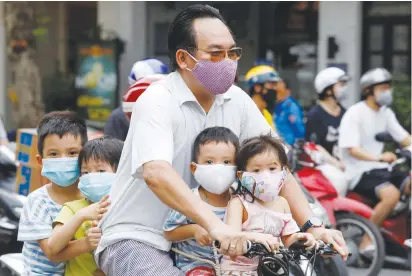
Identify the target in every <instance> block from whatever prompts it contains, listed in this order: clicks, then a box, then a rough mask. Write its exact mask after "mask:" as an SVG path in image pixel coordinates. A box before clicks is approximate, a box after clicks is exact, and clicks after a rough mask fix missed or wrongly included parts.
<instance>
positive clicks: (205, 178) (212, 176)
mask: <svg viewBox="0 0 412 276" xmlns="http://www.w3.org/2000/svg"><path fill="white" fill-rule="evenodd" d="M195 166H196V169H195V171H194V173H193V176H194V177H195V179H196V181H197V183H199V185H200V186H202V187H203V188H204V189H205V190H206V191H208V192H209V193H212V194H216V195H220V194H223V193H224V192H226V191H227V190H229V187H230V185H232V184H233V182H235V179H236V166H229V165H223V164H216V165H198V164H195Z"/></svg>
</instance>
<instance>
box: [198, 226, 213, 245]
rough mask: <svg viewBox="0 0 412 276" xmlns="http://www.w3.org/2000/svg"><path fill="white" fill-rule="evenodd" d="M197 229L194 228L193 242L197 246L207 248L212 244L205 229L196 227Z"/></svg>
mask: <svg viewBox="0 0 412 276" xmlns="http://www.w3.org/2000/svg"><path fill="white" fill-rule="evenodd" d="M197 226H198V227H196V231H195V235H194V237H195V240H196V242H197V243H198V244H200V245H201V246H207V245H210V244H212V239H211V238H210V236H209V233H207V231H206V230H205V229H203V227H201V226H199V225H197Z"/></svg>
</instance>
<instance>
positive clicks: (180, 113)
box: [96, 72, 276, 257]
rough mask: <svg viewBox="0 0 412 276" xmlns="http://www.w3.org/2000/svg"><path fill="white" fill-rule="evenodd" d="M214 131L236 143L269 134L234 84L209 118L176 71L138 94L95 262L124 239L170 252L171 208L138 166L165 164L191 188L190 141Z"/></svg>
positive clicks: (221, 96)
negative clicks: (224, 131) (167, 225)
mask: <svg viewBox="0 0 412 276" xmlns="http://www.w3.org/2000/svg"><path fill="white" fill-rule="evenodd" d="M213 126H223V127H227V128H229V129H231V130H232V131H233V132H234V133H235V134H236V135H237V136H238V137H239V139H240V141H244V140H245V139H247V138H251V137H254V136H257V135H260V134H269V133H273V130H272V129H271V127H270V126H269V125H268V123H267V122H266V120H265V118H264V117H263V115H262V113H261V112H260V111H259V109H258V108H257V107H256V105H255V103H254V102H253V101H252V99H251V98H250V97H249V95H247V94H246V93H245V92H244V91H243V90H242V89H240V88H239V87H237V86H234V85H233V86H232V87H231V88H230V89H229V90H228V92H227V93H225V94H222V95H217V96H216V99H215V102H214V103H213V105H212V107H211V109H210V111H209V112H208V113H207V114H206V113H205V111H204V110H203V108H202V107H201V106H200V105H199V103H198V102H197V100H196V98H195V97H194V95H193V93H192V92H191V91H190V90H189V88H188V87H187V86H186V84H185V83H184V81H183V79H182V77H181V76H180V74H179V73H177V72H174V73H171V74H169V75H168V76H167V78H166V79H165V80H162V81H159V82H156V83H154V84H152V85H151V86H150V87H149V88H148V89H147V90H146V91H145V93H143V94H142V96H141V97H140V98H139V99H138V100H137V102H136V104H135V106H134V108H133V115H132V120H131V123H130V129H129V132H128V135H127V138H126V141H125V144H124V148H123V152H122V156H121V159H120V163H119V167H118V171H117V178H116V181H115V183H114V184H113V186H112V189H111V192H110V198H111V202H112V206H111V209H110V210H109V212H108V213H107V215H106V216H105V217H104V218H103V220H102V222H101V224H100V226H101V228H102V231H103V237H102V239H101V242H100V244H99V247H98V249H97V250H96V256H97V257H98V255H99V253H100V252H102V251H103V250H104V249H105V248H106V247H107V246H109V245H111V244H114V243H116V242H118V241H121V240H124V239H133V240H138V241H141V242H144V243H146V244H149V245H151V246H153V247H155V248H158V249H161V250H169V249H170V243H169V242H168V241H167V240H166V239H165V238H164V236H163V232H162V227H163V223H164V222H165V220H166V218H167V215H168V213H169V208H168V207H167V206H166V205H164V204H163V203H162V202H161V201H160V200H159V199H158V198H157V197H156V195H155V194H153V193H152V191H151V190H150V189H149V188H148V186H147V184H146V183H145V181H144V179H143V177H142V166H143V165H144V164H145V163H147V162H150V161H153V160H164V161H167V162H169V163H170V164H171V165H172V166H173V168H174V169H175V170H176V171H177V172H178V173H179V174H180V175H181V176H182V178H183V180H184V181H185V182H186V183H187V184H188V185H189V187H190V188H194V187H196V185H197V184H196V182H195V180H194V178H193V177H192V174H191V172H190V162H191V161H192V147H193V142H194V139H195V138H196V136H197V135H198V134H199V133H200V132H201V131H202V130H203V129H205V128H207V127H213ZM274 135H276V134H274Z"/></svg>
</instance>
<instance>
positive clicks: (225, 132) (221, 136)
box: [193, 126, 239, 163]
mask: <svg viewBox="0 0 412 276" xmlns="http://www.w3.org/2000/svg"><path fill="white" fill-rule="evenodd" d="M209 142H216V143H220V142H223V143H226V144H229V143H230V144H232V145H233V146H234V147H235V150H236V152H237V151H238V149H239V138H238V137H237V136H236V134H234V133H233V131H231V130H230V129H228V128H227V127H218V126H217V127H209V128H206V129H204V130H202V131H201V132H200V133H199V135H197V137H196V139H195V142H194V144H193V162H195V163H197V159H198V157H199V152H200V146H203V145H205V144H206V143H209Z"/></svg>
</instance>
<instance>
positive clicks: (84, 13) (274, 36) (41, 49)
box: [0, 1, 411, 127]
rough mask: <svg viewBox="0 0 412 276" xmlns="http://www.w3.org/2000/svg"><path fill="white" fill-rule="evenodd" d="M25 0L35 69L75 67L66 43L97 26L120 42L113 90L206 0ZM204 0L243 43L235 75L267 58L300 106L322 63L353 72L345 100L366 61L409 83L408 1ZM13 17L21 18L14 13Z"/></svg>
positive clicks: (0, 32) (6, 90)
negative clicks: (32, 17)
mask: <svg viewBox="0 0 412 276" xmlns="http://www.w3.org/2000/svg"><path fill="white" fill-rule="evenodd" d="M7 3H10V2H0V37H4V38H7V39H1V40H0V116H1V117H2V118H3V120H5V122H6V125H7V126H9V127H12V126H13V125H15V122H14V121H13V120H12V108H11V105H10V102H11V101H12V98H13V96H12V95H13V93H11V92H13V89H14V88H15V82H16V80H15V79H13V76H14V71H13V70H14V69H13V68H14V67H13V66H14V63H16V60H19V57H17V58H16V57H14V59H15V60H13V58H11V56H10V53H9V50H10V41H9V40H10V38H9V36H8V35H9V29H10V24H13V23H12V22H13V18H11V16H10V13H9V12H8V9H9V8H10V7H8V6H7ZM30 3H32V4H31V5H34V6H31V8H32V10H33V11H34V12H35V13H36V14H37V16H39V18H40V19H43V20H44V21H45V23H44V24H43V25H42V26H40V27H39V28H37V29H35V30H34V31H35V33H36V36H35V40H36V46H35V47H34V48H33V49H34V50H33V53H32V57H33V58H32V59H33V62H34V64H36V66H37V67H38V70H39V72H40V76H41V77H42V78H43V77H46V76H50V75H52V74H53V73H54V72H56V71H57V70H58V71H60V72H63V73H73V71H74V70H75V68H76V64H75V55H76V53H75V52H73V48H74V47H73V45H75V43H76V40H79V39H82V38H83V37H84V36H85V30H87V29H90V28H95V27H96V26H100V27H101V28H102V29H103V30H104V32H103V36H110V35H113V34H114V35H116V36H118V37H120V38H121V39H122V40H123V41H124V42H125V43H126V44H125V51H124V53H123V55H122V56H121V58H120V83H119V97H120V96H121V94H122V93H121V92H122V91H124V90H125V89H126V88H127V74H128V72H129V70H130V68H131V66H132V64H133V63H134V62H135V61H136V60H139V59H142V58H147V57H155V58H158V59H161V60H163V61H164V62H168V58H167V30H168V26H169V24H170V22H171V21H172V20H173V18H174V16H175V15H176V14H177V13H178V12H179V11H180V10H181V9H183V8H184V7H186V6H189V5H191V4H194V3H208V2H142V1H127V2H126V1H109V2H87V1H79V2H65V1H62V2H30ZM33 3H34V4H33ZM36 3H37V4H36ZM210 4H211V5H212V6H215V7H216V8H218V9H219V10H220V11H221V13H222V14H223V16H224V17H225V18H226V19H227V21H228V23H229V25H230V26H231V28H232V29H233V30H234V33H235V35H236V37H237V42H238V44H239V46H241V47H242V48H243V50H244V51H243V52H244V54H243V57H242V59H241V60H240V62H239V73H240V77H241V79H242V77H243V76H244V74H245V73H246V72H247V71H248V70H249V69H250V68H251V67H252V66H254V64H257V63H259V62H261V61H262V60H264V61H265V62H267V61H270V62H272V63H273V64H274V66H275V68H276V69H277V70H278V71H279V72H280V74H281V76H283V77H284V78H285V79H287V80H288V82H289V84H290V87H291V90H292V94H293V95H294V96H295V97H296V98H298V100H299V101H300V102H301V104H302V105H303V106H305V107H309V106H310V105H312V104H313V103H314V101H315V100H316V93H315V92H314V88H313V79H314V77H315V75H316V73H317V72H318V71H319V70H320V69H322V68H325V67H327V66H339V67H341V68H343V69H344V70H346V71H347V72H348V74H349V75H350V76H351V78H352V81H351V82H350V84H349V93H350V95H349V97H348V98H347V99H346V102H345V103H344V104H345V105H346V106H349V105H351V104H353V103H355V102H356V101H358V100H359V98H360V91H359V88H358V84H359V78H360V76H361V74H362V73H363V72H365V71H366V70H367V69H369V68H373V67H377V66H384V67H386V68H388V69H389V70H390V71H392V72H393V73H394V74H395V75H396V76H397V77H399V78H400V79H403V80H404V81H405V82H407V83H410V80H411V3H410V2H395V1H387V2H380V1H376V2H359V1H342V2H339V1H338V2H335V1H332V2H330V1H327V2H326V1H325V2H317V1H316V2H309V1H298V2H286V1H277V2H276V1H275V2H223V1H219V2H210ZM23 10H24V9H23ZM29 10H30V9H29ZM26 13H27V14H30V11H28V12H26ZM39 14H40V15H39ZM19 16H20V17H19ZM16 18H20V19H21V15H18V16H17V15H16ZM23 18H24V17H23ZM39 18H37V20H36V22H39ZM15 21H16V19H15ZM40 21H41V20H40Z"/></svg>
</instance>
